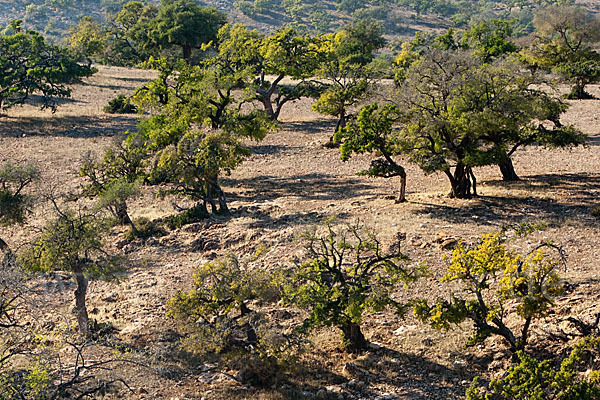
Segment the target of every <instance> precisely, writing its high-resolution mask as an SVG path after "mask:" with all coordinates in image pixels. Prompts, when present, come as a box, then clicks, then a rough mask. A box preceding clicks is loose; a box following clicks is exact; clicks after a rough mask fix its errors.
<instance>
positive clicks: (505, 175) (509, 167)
mask: <svg viewBox="0 0 600 400" xmlns="http://www.w3.org/2000/svg"><path fill="white" fill-rule="evenodd" d="M498 166H499V167H500V172H501V173H502V180H503V181H506V182H515V181H519V180H521V179H520V178H519V176H518V175H517V173H516V172H515V167H514V165H513V163H512V160H511V159H510V157H509V156H506V158H505V159H504V160H503V161H500V162H499V163H498Z"/></svg>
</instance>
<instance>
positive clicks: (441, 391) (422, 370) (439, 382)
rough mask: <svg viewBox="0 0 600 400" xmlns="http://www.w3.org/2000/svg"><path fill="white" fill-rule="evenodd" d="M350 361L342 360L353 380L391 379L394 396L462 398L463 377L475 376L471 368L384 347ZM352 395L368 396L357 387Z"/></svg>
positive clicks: (463, 390) (369, 382) (367, 381)
mask: <svg viewBox="0 0 600 400" xmlns="http://www.w3.org/2000/svg"><path fill="white" fill-rule="evenodd" d="M350 364H352V365H348V364H346V370H347V371H349V372H350V374H351V375H352V376H353V377H355V378H354V379H355V380H356V381H357V382H359V381H362V382H365V383H366V385H365V386H367V384H371V383H376V382H393V383H394V386H395V387H397V388H400V389H399V390H398V391H394V393H393V395H394V396H395V397H394V398H410V399H429V398H432V397H434V398H444V399H452V398H463V397H464V394H465V390H466V388H467V387H468V385H464V381H466V382H468V384H470V383H471V381H472V380H473V378H474V377H475V376H476V374H475V373H474V372H473V371H467V370H463V369H456V370H454V369H450V368H448V367H446V366H444V365H442V364H439V363H436V362H434V361H431V360H429V359H427V358H425V357H423V356H421V355H417V354H406V353H400V352H398V351H396V350H393V349H390V348H387V347H380V348H378V349H376V350H373V351H371V352H369V353H368V356H367V357H366V358H362V359H360V360H356V361H354V362H353V363H350ZM461 382H463V384H461ZM482 383H485V382H482ZM396 390H397V389H396ZM355 396H356V398H372V397H371V396H369V395H368V392H367V393H364V392H363V391H361V390H360V389H359V390H358V391H357V393H355ZM363 396H364V397H363Z"/></svg>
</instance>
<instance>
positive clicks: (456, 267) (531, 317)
mask: <svg viewBox="0 0 600 400" xmlns="http://www.w3.org/2000/svg"><path fill="white" fill-rule="evenodd" d="M504 242H505V239H504V237H503V235H502V234H500V233H492V234H486V235H483V236H482V238H481V241H480V243H479V244H477V245H476V246H474V247H472V248H466V247H465V245H464V244H462V243H460V244H459V246H458V247H457V248H456V249H455V250H454V251H453V252H452V259H451V261H450V263H449V264H448V273H447V274H446V275H445V276H444V277H443V278H442V281H443V282H452V281H456V282H458V283H459V284H460V286H461V289H462V292H459V293H454V294H453V295H452V296H451V297H450V298H449V299H439V300H437V301H436V302H435V303H434V304H433V305H428V304H427V300H421V301H420V302H418V303H417V305H416V307H415V312H416V315H417V316H418V317H419V318H420V319H421V320H423V321H426V322H429V323H431V324H432V325H433V326H434V327H436V328H440V329H449V328H450V326H451V325H458V324H460V323H462V322H464V321H466V320H468V321H471V322H473V325H474V328H475V334H474V335H473V336H472V337H471V339H470V340H469V343H471V344H473V343H478V342H482V341H484V340H485V339H486V338H488V337H490V336H493V335H498V336H500V337H502V338H503V339H504V340H505V341H506V343H507V344H508V346H509V350H510V351H511V352H512V353H513V356H514V359H515V360H516V359H517V352H519V351H522V350H524V349H525V348H526V345H527V341H528V339H529V333H530V328H531V324H532V323H533V322H534V321H535V320H536V319H539V318H542V317H544V316H545V315H547V314H548V312H549V311H550V310H551V308H552V305H553V304H554V299H555V297H556V296H557V295H559V294H560V293H562V289H563V287H562V284H561V282H560V279H559V276H558V274H557V271H556V269H557V266H558V265H559V263H561V262H563V261H564V258H563V257H564V254H563V253H562V251H561V250H560V248H558V247H556V246H555V245H552V244H551V243H547V244H542V245H540V246H538V247H537V248H536V249H535V250H533V251H531V252H529V253H528V254H526V255H525V256H522V255H520V254H517V253H515V252H513V251H510V250H508V249H507V248H506V244H505V243H504ZM548 249H550V250H557V251H558V253H559V254H558V255H557V257H551V256H549V255H548V253H547V252H546V251H544V250H548ZM509 304H511V306H510V307H509ZM511 314H512V315H514V316H517V317H519V319H520V321H521V322H520V324H519V326H518V327H516V328H515V327H514V326H512V325H509V323H508V322H507V319H508V317H509V315H511Z"/></svg>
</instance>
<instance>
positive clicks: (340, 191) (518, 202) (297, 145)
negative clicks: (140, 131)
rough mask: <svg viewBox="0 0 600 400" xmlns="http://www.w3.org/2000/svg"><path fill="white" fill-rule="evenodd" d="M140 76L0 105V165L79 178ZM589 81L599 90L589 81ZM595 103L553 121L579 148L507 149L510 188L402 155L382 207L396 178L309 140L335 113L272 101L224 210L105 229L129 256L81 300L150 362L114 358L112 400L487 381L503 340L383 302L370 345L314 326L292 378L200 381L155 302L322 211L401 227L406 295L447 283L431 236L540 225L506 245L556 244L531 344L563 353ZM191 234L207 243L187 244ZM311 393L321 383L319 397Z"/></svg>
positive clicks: (324, 136)
mask: <svg viewBox="0 0 600 400" xmlns="http://www.w3.org/2000/svg"><path fill="white" fill-rule="evenodd" d="M151 77H152V73H151V72H148V71H140V70H134V69H125V68H106V67H100V68H99V72H98V74H96V75H94V76H93V77H91V78H89V79H87V80H86V81H85V83H84V84H82V85H77V86H76V87H75V88H74V90H73V97H72V99H69V100H65V101H64V104H62V105H61V106H60V107H59V109H58V111H57V112H56V113H55V114H52V113H50V112H40V111H39V110H38V109H37V108H35V107H33V106H25V107H22V108H15V109H11V110H9V111H8V112H6V113H5V114H4V115H2V116H0V162H4V161H7V160H14V161H28V160H30V161H34V162H36V163H38V164H39V165H40V166H41V168H42V174H43V179H42V182H41V183H40V184H39V187H40V188H39V189H40V190H41V191H50V190H52V191H54V192H55V193H68V192H71V191H76V190H77V189H78V187H79V186H80V185H81V178H80V177H79V173H78V169H79V160H80V158H81V156H82V155H83V154H84V153H85V152H87V151H93V152H97V153H100V152H101V151H102V149H103V148H104V147H106V146H107V145H108V144H109V143H110V141H111V140H113V137H114V136H118V135H120V134H121V133H122V132H124V131H125V130H128V129H129V130H131V129H135V125H136V121H137V116H136V115H126V116H115V115H109V114H105V113H103V112H102V107H104V105H106V104H107V102H108V101H109V100H110V99H112V98H114V97H116V95H117V94H120V93H125V94H128V93H131V92H132V91H133V90H134V89H135V88H136V87H137V86H139V85H140V84H142V83H143V82H144V81H146V80H148V79H150V78H151ZM590 89H591V93H592V94H594V95H596V96H599V97H600V88H599V87H597V86H594V87H592V88H590ZM599 110H600V100H586V101H574V102H571V108H570V110H569V112H568V113H567V115H566V116H565V118H564V122H566V123H573V124H575V125H576V126H577V127H578V128H579V129H581V130H583V131H584V132H585V133H587V134H588V135H589V140H588V142H587V145H586V146H584V147H578V148H574V149H570V150H549V149H543V148H535V147H534V148H529V149H524V150H520V151H519V152H518V153H517V154H516V157H515V160H514V161H515V167H516V170H517V173H518V174H519V175H520V176H521V178H522V180H521V181H520V182H516V183H505V182H502V181H501V180H500V173H499V171H498V170H497V169H496V168H492V167H486V168H480V169H477V170H476V171H475V173H476V175H477V178H478V184H479V187H478V189H479V192H480V197H478V198H474V199H472V200H451V199H448V198H447V197H446V194H447V192H448V190H449V186H448V183H447V181H446V178H445V176H444V175H442V174H431V175H425V174H423V173H422V172H421V171H420V170H419V169H418V168H417V167H416V166H415V165H412V164H409V163H408V162H407V161H404V162H403V164H404V166H405V167H406V168H407V173H408V187H407V198H408V202H407V203H405V204H395V203H394V200H393V199H394V196H393V195H394V193H395V190H396V188H397V187H398V185H399V181H397V180H396V179H395V178H392V179H375V178H368V177H362V176H357V175H356V174H355V173H356V172H358V171H360V170H361V169H364V168H366V167H367V165H368V163H369V160H370V156H366V155H365V156H357V157H354V158H352V160H351V161H349V162H342V161H340V159H339V152H338V150H336V149H326V148H324V147H323V146H322V143H324V142H326V141H327V140H328V139H329V136H330V135H331V133H332V130H333V129H334V127H335V121H333V120H330V119H325V118H322V117H321V116H319V115H318V114H316V113H314V112H312V111H311V110H310V102H309V101H308V100H302V101H298V102H295V103H292V104H290V105H289V106H288V107H287V108H285V109H284V111H283V112H282V117H281V120H282V124H281V129H280V130H279V131H278V132H276V133H273V134H270V135H269V136H268V137H267V138H266V139H265V140H263V141H262V142H260V143H250V146H251V149H252V156H251V157H249V158H248V160H246V161H245V162H244V163H243V164H242V165H241V166H240V167H239V168H238V169H237V170H236V171H234V172H233V173H232V174H231V176H228V177H225V178H224V179H223V182H224V189H225V192H226V195H227V196H228V199H229V201H230V206H231V209H232V214H231V216H229V217H213V218H211V219H209V220H207V221H206V222H203V223H199V224H194V225H191V226H187V227H184V228H182V229H179V230H175V231H172V232H170V233H169V234H168V235H167V236H164V237H162V238H159V239H156V240H154V239H152V240H149V241H147V242H145V243H142V242H133V243H130V244H128V245H126V246H125V247H122V248H121V249H117V248H116V244H117V243H118V242H119V241H121V238H122V234H123V232H124V229H122V228H115V229H114V230H113V232H112V233H111V237H110V240H111V242H112V243H114V244H115V250H117V251H121V252H123V253H126V254H127V255H128V257H129V258H130V260H131V263H130V267H129V269H128V271H127V272H126V273H125V274H124V276H123V279H122V280H121V281H120V282H118V283H107V282H93V283H92V284H91V286H90V290H89V305H88V307H89V308H90V310H92V314H93V315H92V317H93V318H96V319H97V320H98V321H102V322H108V323H110V324H112V325H113V326H114V327H115V328H116V329H117V331H116V333H114V334H112V335H111V336H110V340H109V342H110V343H112V344H115V343H118V344H119V345H120V346H122V347H123V348H127V349H130V351H132V352H134V353H136V354H138V355H139V357H140V358H141V359H143V360H145V361H144V362H145V363H146V364H149V366H150V368H145V367H141V366H133V365H130V366H127V365H124V366H121V367H120V368H121V369H120V370H118V371H117V373H118V374H121V375H123V376H124V377H125V379H126V380H127V381H128V383H129V384H130V386H131V387H132V388H133V390H134V392H135V393H131V392H124V393H121V394H115V395H114V397H113V398H123V396H125V398H132V399H133V398H140V399H142V398H145V399H170V398H178V399H200V398H205V399H285V398H296V397H295V396H300V395H299V394H298V393H302V392H303V391H304V392H306V393H305V394H304V395H303V396H306V397H307V398H308V397H310V396H313V395H316V394H317V393H320V395H324V396H325V397H326V398H335V399H337V398H348V399H350V398H353V399H363V398H365V399H366V398H381V399H382V398H386V397H383V396H385V395H393V396H395V397H389V398H397V399H418V398H427V399H435V398H439V399H450V398H460V397H462V396H463V395H464V390H465V388H466V387H467V386H468V385H469V384H470V381H471V379H472V377H473V376H474V375H478V374H483V376H484V378H486V379H489V378H491V377H493V376H495V375H496V374H498V373H500V372H501V371H502V370H503V368H504V367H505V366H506V365H507V362H508V360H509V357H508V355H507V353H506V350H505V346H504V344H503V343H502V342H501V341H499V340H489V341H488V342H487V343H486V346H484V347H479V348H465V343H466V337H467V335H468V334H469V332H470V329H469V326H464V329H459V330H455V331H452V332H447V333H446V332H437V331H435V330H432V329H430V328H428V327H426V326H424V325H421V324H419V323H417V322H416V321H414V320H413V319H412V318H410V317H408V318H406V319H404V320H401V319H399V318H397V317H395V316H393V315H391V314H389V313H378V314H375V315H372V316H370V317H368V318H367V321H366V323H365V333H366V336H367V338H368V339H370V340H371V341H373V342H377V343H378V346H379V347H378V348H377V349H374V350H373V351H372V352H369V353H366V354H362V355H352V354H347V353H344V352H341V351H339V350H338V345H339V342H338V339H339V337H338V334H337V333H336V332H335V331H333V330H324V331H321V332H319V333H317V334H316V335H315V337H314V342H315V345H313V347H314V348H313V349H312V351H309V352H308V353H307V354H306V355H305V356H304V359H303V360H302V361H303V362H304V363H303V365H304V366H303V367H300V371H299V374H298V375H297V376H296V377H293V378H291V379H290V381H288V382H282V383H281V384H278V385H275V386H274V387H273V388H270V389H264V390H256V389H251V388H248V387H244V386H240V385H239V384H238V383H237V382H236V381H234V380H232V379H230V378H228V377H227V376H226V375H223V374H217V375H215V376H212V377H211V378H210V379H208V378H207V377H206V374H204V373H202V371H201V370H200V369H198V368H196V367H197V366H198V365H199V363H200V361H199V360H194V359H193V358H192V357H189V356H187V355H185V354H182V353H181V352H179V351H178V347H177V339H178V334H177V330H176V328H177V327H176V326H175V324H174V323H173V322H172V321H170V320H168V319H167V318H166V317H165V311H166V309H165V304H166V302H167V301H168V299H169V298H170V297H171V296H173V294H175V293H176V292H177V291H178V290H182V289H186V288H188V287H190V285H191V282H192V280H191V273H192V271H193V269H194V268H195V267H196V266H198V265H200V264H201V263H203V262H205V261H207V260H209V259H214V258H215V257H218V256H220V255H224V254H227V253H234V254H240V255H243V254H251V253H252V252H253V251H254V250H255V249H256V248H257V246H259V245H266V246H267V248H268V249H269V250H268V253H267V255H266V256H265V259H266V262H265V268H275V267H277V266H280V265H286V264H287V265H289V263H291V262H292V260H293V259H294V258H295V257H297V256H298V254H300V252H301V249H302V246H301V245H300V244H299V243H298V241H296V240H295V237H296V236H297V234H298V233H299V232H301V231H302V230H303V229H305V228H306V227H308V226H312V225H314V224H319V223H320V222H322V221H323V220H325V219H326V218H329V217H332V216H336V217H337V218H338V220H339V221H340V222H345V221H347V222H352V221H356V220H357V219H360V221H362V222H363V223H364V224H366V225H368V226H369V227H371V228H373V229H375V230H376V231H377V232H379V234H380V235H381V237H382V238H383V239H384V241H386V242H388V243H389V242H391V241H392V240H393V239H394V238H395V237H396V234H397V233H398V232H402V233H406V236H407V239H406V242H405V243H404V249H405V251H406V252H407V254H408V255H409V256H410V257H411V258H412V260H414V261H426V262H427V263H428V265H429V267H430V269H431V272H432V276H431V278H429V279H423V280H421V281H420V282H418V283H417V284H416V285H414V286H413V287H411V288H410V290H408V291H404V290H401V289H399V291H398V293H397V296H398V298H403V297H409V296H414V295H425V296H427V297H430V298H435V297H437V296H440V295H444V294H448V293H449V292H448V290H449V289H448V288H445V287H442V286H441V285H440V284H439V281H438V279H439V278H440V277H441V276H442V275H443V273H444V262H443V261H442V256H443V255H444V254H447V253H448V250H447V249H443V248H442V246H441V245H440V243H443V241H444V240H445V239H448V238H452V239H462V240H464V241H465V242H474V241H475V240H476V239H477V237H478V236H479V235H480V234H482V233H486V232H491V231H495V230H499V229H501V227H502V226H504V225H515V224H518V223H520V222H523V221H535V220H543V221H545V222H546V223H547V224H548V228H547V229H546V230H544V231H542V232H540V233H536V234H534V235H531V236H528V237H526V238H524V239H519V240H518V241H517V243H516V245H517V246H519V247H521V248H522V249H523V250H527V249H530V248H533V247H534V246H535V245H537V244H538V243H539V242H540V241H541V240H552V241H553V242H555V243H557V244H561V245H563V246H564V248H565V250H566V251H567V253H568V255H569V262H568V266H567V269H566V270H565V271H563V275H564V278H565V279H566V280H568V281H569V282H572V283H573V285H572V286H571V287H572V289H571V290H570V291H569V293H568V294H566V295H565V296H563V297H562V298H560V299H559V300H558V302H557V307H556V313H555V314H554V315H552V317H551V318H548V320H547V321H542V322H541V323H540V324H538V325H537V326H538V328H536V329H535V330H534V341H533V345H534V346H536V347H538V348H540V349H541V348H543V347H546V348H547V349H551V350H552V351H555V352H560V351H564V350H565V349H566V348H567V347H568V344H564V343H556V342H554V341H551V340H550V339H549V337H548V335H547V333H545V332H544V329H545V330H551V329H553V327H556V326H558V325H559V324H562V323H563V322H562V321H564V319H565V318H566V317H567V316H569V315H574V316H578V317H581V318H584V319H585V318H589V316H591V315H592V314H594V313H595V312H599V311H600V309H599V308H600V307H599V304H600V280H599V279H598V276H599V272H600V271H599V269H600V267H599V265H600V264H599V263H598V259H599V258H600V250H599V246H598V238H599V237H600V236H599V235H600V225H599V220H598V219H597V218H596V217H594V216H593V215H592V214H591V208H592V206H594V205H596V204H598V203H600V132H599V126H600V124H599V122H598V121H599V118H600V111H599ZM177 201H178V202H179V203H180V204H185V201H184V200H177ZM131 209H132V212H133V215H134V216H146V217H150V218H156V217H160V216H164V215H168V214H173V213H174V212H175V211H174V210H173V207H172V205H171V201H170V200H167V199H157V198H156V197H155V195H154V193H152V192H151V191H150V190H146V191H145V192H144V194H143V195H142V196H141V197H140V198H138V199H136V200H135V201H133V202H132V204H131ZM48 215H49V214H48V209H47V208H44V207H39V208H38V209H36V210H35V213H34V216H33V218H32V219H31V221H30V223H29V225H28V226H27V227H26V229H24V230H23V229H16V228H11V229H9V230H8V231H6V232H5V231H3V235H2V236H3V237H5V239H6V240H7V241H8V242H10V243H11V244H12V245H14V246H16V247H18V246H19V245H20V244H22V243H24V242H25V241H26V240H27V239H28V238H29V237H30V236H31V235H33V234H34V233H35V232H36V229H37V228H39V227H40V226H41V225H43V222H44V221H45V220H46V219H47V218H48ZM200 238H202V239H203V241H204V243H206V242H207V241H210V242H211V243H213V244H212V245H211V246H208V248H207V249H205V248H198V246H197V243H198V242H197V240H198V239H200ZM204 247H206V246H204ZM38 283H39V284H40V285H41V286H40V287H42V288H44V290H43V291H42V292H41V294H40V296H45V297H43V298H44V302H43V303H42V304H41V305H40V309H39V312H40V315H41V317H40V318H43V319H44V320H48V321H51V322H52V324H54V326H60V324H63V323H64V321H71V323H72V322H73V321H74V316H73V315H72V314H71V309H72V307H73V304H72V290H73V289H74V286H73V284H72V283H71V282H70V280H69V279H68V278H67V277H64V276H61V275H56V276H54V277H52V278H43V279H42V278H38ZM539 327H542V328H544V329H541V328H539ZM94 352H95V353H96V355H97V356H98V357H101V356H107V355H109V354H111V352H112V348H111V347H110V346H108V345H106V344H101V343H99V344H97V345H95V347H94ZM149 360H150V361H151V362H150V361H149ZM230 372H231V373H235V371H230ZM350 382H353V383H350ZM324 388H329V389H331V390H328V391H326V392H323V391H322V392H319V391H320V390H321V389H324ZM323 393H325V394H323ZM110 396H111V395H107V398H111V397H110ZM340 396H342V397H340Z"/></svg>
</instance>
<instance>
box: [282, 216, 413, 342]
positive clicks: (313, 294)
mask: <svg viewBox="0 0 600 400" xmlns="http://www.w3.org/2000/svg"><path fill="white" fill-rule="evenodd" d="M303 239H304V241H305V243H306V252H307V254H306V260H305V261H303V262H302V263H301V264H299V265H298V266H297V271H296V277H295V279H294V280H293V282H292V283H290V285H289V287H288V288H287V297H288V298H289V300H290V301H291V302H293V303H294V304H297V305H298V306H299V307H301V308H304V309H306V310H308V311H309V313H310V314H309V316H308V318H307V319H306V320H305V321H304V324H303V330H309V329H312V328H316V327H320V326H334V327H336V328H339V329H340V330H341V331H342V337H343V341H344V346H345V347H346V348H347V349H349V350H352V351H361V350H364V349H366V348H367V345H368V342H367V341H366V339H365V337H364V336H363V333H362V332H361V329H360V325H361V323H362V319H363V315H364V314H365V313H366V312H379V311H382V310H384V309H386V308H388V307H391V308H392V309H394V310H395V311H396V312H397V313H398V314H400V315H401V314H402V313H403V312H404V311H405V308H406V307H407V306H406V305H405V304H401V303H400V302H398V301H396V300H394V299H393V298H392V297H391V294H392V293H393V292H394V290H395V289H396V286H397V285H398V284H404V285H406V284H408V283H410V282H414V281H415V280H416V279H418V278H419V277H420V276H422V275H423V274H424V268H423V267H422V266H416V267H407V266H406V263H407V261H408V258H407V257H406V256H405V255H403V254H402V253H401V252H400V248H399V247H400V246H399V245H400V244H399V243H396V244H395V245H394V246H392V247H391V248H389V249H387V250H385V249H384V248H383V247H382V245H381V243H380V242H379V240H378V239H377V238H376V237H375V235H374V234H373V233H372V232H365V231H364V230H363V229H362V228H361V227H360V226H359V225H354V226H348V227H345V228H344V229H335V228H334V227H333V226H332V225H331V223H330V222H328V223H327V224H326V233H325V234H322V235H319V234H317V233H316V232H314V231H313V232H307V233H306V234H305V235H304V236H303Z"/></svg>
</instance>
